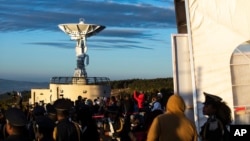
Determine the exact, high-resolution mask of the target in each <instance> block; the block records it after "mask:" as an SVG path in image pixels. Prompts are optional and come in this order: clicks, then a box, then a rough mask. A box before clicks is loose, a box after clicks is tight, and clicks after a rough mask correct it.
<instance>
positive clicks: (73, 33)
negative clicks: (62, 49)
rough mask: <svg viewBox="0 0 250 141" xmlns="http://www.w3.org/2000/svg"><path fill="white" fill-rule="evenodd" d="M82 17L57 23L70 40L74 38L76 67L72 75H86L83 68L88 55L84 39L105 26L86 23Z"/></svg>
mask: <svg viewBox="0 0 250 141" xmlns="http://www.w3.org/2000/svg"><path fill="white" fill-rule="evenodd" d="M84 22H85V21H84V19H83V18H80V19H79V23H68V24H59V25H58V27H59V28H60V29H61V30H62V31H63V32H65V33H66V34H68V35H69V36H70V37H71V39H72V40H76V47H75V48H76V57H77V68H76V69H75V72H74V77H87V72H86V69H85V60H86V64H88V60H89V56H88V55H87V54H86V52H87V45H86V39H87V38H88V37H90V36H93V35H95V34H96V33H98V32H100V31H102V30H103V29H104V28H105V26H102V25H96V24H86V23H84Z"/></svg>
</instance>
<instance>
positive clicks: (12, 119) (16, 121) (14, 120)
mask: <svg viewBox="0 0 250 141" xmlns="http://www.w3.org/2000/svg"><path fill="white" fill-rule="evenodd" d="M5 117H6V120H7V122H9V123H10V124H11V125H13V126H25V125H26V124H27V123H28V120H27V118H26V116H25V114H24V112H23V111H22V110H21V109H18V108H10V109H8V110H7V111H6V112H5Z"/></svg>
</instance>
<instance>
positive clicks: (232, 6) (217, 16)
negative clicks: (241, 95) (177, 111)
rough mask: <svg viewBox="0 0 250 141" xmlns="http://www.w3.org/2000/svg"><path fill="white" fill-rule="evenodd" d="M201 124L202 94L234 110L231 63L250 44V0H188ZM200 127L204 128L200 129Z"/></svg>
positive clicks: (203, 119)
mask: <svg viewBox="0 0 250 141" xmlns="http://www.w3.org/2000/svg"><path fill="white" fill-rule="evenodd" d="M185 2H186V13H187V23H188V25H189V26H188V29H189V30H188V34H189V35H190V41H191V45H192V49H193V50H192V56H193V62H194V64H193V65H194V73H195V76H194V77H195V78H194V81H195V84H196V89H197V104H198V106H197V108H198V113H197V114H198V120H199V123H202V122H204V121H205V118H204V116H203V115H202V110H201V109H202V104H201V103H202V102H203V101H204V96H203V92H204V91H205V92H208V93H212V94H216V95H218V96H220V97H222V98H223V100H224V101H226V102H227V103H228V105H229V106H230V107H231V108H232V109H233V92H232V82H231V70H230V60H231V56H232V53H233V51H234V49H235V48H236V47H237V46H239V45H240V44H242V43H244V42H246V41H248V40H250V8H249V6H250V0H186V1H185ZM199 126H201V125H199Z"/></svg>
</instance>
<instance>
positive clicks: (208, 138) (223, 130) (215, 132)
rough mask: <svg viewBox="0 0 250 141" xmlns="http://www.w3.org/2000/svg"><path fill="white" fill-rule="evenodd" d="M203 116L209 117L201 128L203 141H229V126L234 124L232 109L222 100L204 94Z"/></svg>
mask: <svg viewBox="0 0 250 141" xmlns="http://www.w3.org/2000/svg"><path fill="white" fill-rule="evenodd" d="M204 96H205V102H204V103H203V104H204V106H203V115H206V116H208V119H207V121H206V122H205V123H204V125H203V126H202V127H201V132H200V136H201V140H202V141H228V140H229V131H228V129H227V126H228V125H229V124H230V123H231V122H232V117H231V109H230V108H229V107H228V106H227V104H226V103H225V102H223V101H222V98H221V97H219V96H216V95H212V94H209V93H206V92H204Z"/></svg>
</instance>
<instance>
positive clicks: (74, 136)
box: [53, 98, 82, 141]
mask: <svg viewBox="0 0 250 141" xmlns="http://www.w3.org/2000/svg"><path fill="white" fill-rule="evenodd" d="M54 107H55V109H56V115H57V123H56V125H55V128H54V131H53V138H54V140H55V141H81V139H82V137H81V136H82V133H81V128H80V126H79V124H77V123H75V122H73V121H72V120H71V118H70V112H71V109H72V108H73V103H72V102H71V100H70V99H65V98H61V99H57V100H56V101H55V102H54Z"/></svg>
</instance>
